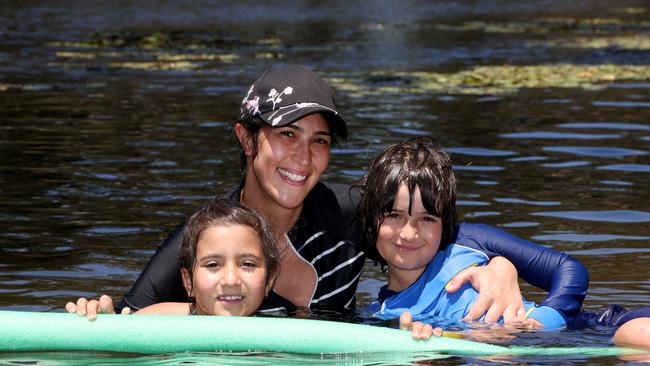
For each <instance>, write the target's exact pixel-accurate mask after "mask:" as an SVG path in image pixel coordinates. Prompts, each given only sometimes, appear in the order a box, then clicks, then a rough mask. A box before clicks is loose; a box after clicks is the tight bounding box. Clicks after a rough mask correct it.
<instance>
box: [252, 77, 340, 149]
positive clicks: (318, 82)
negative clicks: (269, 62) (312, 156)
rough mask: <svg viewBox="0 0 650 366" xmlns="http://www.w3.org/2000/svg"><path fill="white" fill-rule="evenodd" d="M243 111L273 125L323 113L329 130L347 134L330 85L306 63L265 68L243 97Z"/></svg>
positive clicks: (283, 124) (337, 133) (276, 125)
mask: <svg viewBox="0 0 650 366" xmlns="http://www.w3.org/2000/svg"><path fill="white" fill-rule="evenodd" d="M245 111H247V112H248V113H249V114H251V115H254V116H259V117H260V118H261V119H262V120H263V121H264V122H266V123H268V124H269V125H271V126H273V127H280V126H286V125H288V124H290V123H293V122H295V121H297V120H298V119H300V118H302V117H304V116H306V115H308V114H311V113H322V114H323V115H324V116H325V117H326V118H327V121H328V122H329V127H330V130H331V132H332V133H334V134H336V135H337V136H340V137H341V138H347V137H348V129H347V127H346V126H345V121H343V118H341V116H340V115H339V113H338V112H337V111H336V106H335V105H334V92H333V91H332V87H330V85H329V84H328V83H326V82H325V81H324V80H323V79H321V78H320V77H319V76H318V75H316V74H315V73H314V72H313V71H311V70H310V69H308V68H307V67H305V66H300V65H289V66H281V67H271V68H270V69H268V70H266V71H265V72H264V74H262V76H260V77H259V78H258V79H257V80H255V82H254V83H253V85H252V86H251V87H250V89H249V90H248V93H247V94H246V97H244V99H243V100H242V104H241V116H242V117H243V116H244V112H245Z"/></svg>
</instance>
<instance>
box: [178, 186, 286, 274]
mask: <svg viewBox="0 0 650 366" xmlns="http://www.w3.org/2000/svg"><path fill="white" fill-rule="evenodd" d="M231 225H243V226H247V227H249V228H251V229H252V230H253V231H254V232H255V234H256V235H257V237H258V239H259V240H260V242H261V245H262V254H263V255H264V265H265V269H266V284H267V285H269V283H270V282H269V281H271V280H272V279H273V278H274V277H275V274H276V273H277V270H278V257H279V254H278V246H277V243H276V241H275V238H274V237H273V235H272V234H271V230H270V229H269V227H268V224H267V223H266V220H264V218H263V217H262V215H260V214H259V213H257V212H256V211H254V210H252V209H250V208H248V207H246V206H243V205H242V204H240V203H238V202H233V201H231V200H228V199H225V198H213V199H211V200H210V201H208V202H207V203H206V204H205V205H203V207H201V208H200V209H199V210H198V211H196V212H195V213H194V214H193V215H192V216H191V217H190V218H189V220H187V223H186V224H185V228H184V229H183V238H182V240H181V245H180V248H179V249H178V263H179V264H180V267H181V268H185V269H186V270H187V272H188V273H189V277H190V279H193V278H194V277H193V275H194V266H195V264H196V262H197V258H196V250H197V246H198V243H199V238H200V237H201V233H203V231H204V230H206V229H208V228H211V227H213V226H231ZM233 244H234V243H233Z"/></svg>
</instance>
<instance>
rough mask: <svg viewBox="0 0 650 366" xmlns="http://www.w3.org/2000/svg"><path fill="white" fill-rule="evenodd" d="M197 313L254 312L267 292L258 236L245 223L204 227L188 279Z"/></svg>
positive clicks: (186, 283) (185, 280) (246, 313)
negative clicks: (192, 273)
mask: <svg viewBox="0 0 650 366" xmlns="http://www.w3.org/2000/svg"><path fill="white" fill-rule="evenodd" d="M182 272H183V282H184V284H185V287H186V289H187V288H188V286H190V288H191V291H192V296H194V297H195V298H196V307H197V310H198V312H199V314H205V315H237V316H246V315H250V314H252V313H254V312H255V311H256V310H257V308H258V307H259V306H260V304H261V303H262V300H263V299H264V296H265V295H266V291H267V285H266V284H267V281H266V267H265V261H264V253H263V252H262V244H261V242H260V238H259V236H258V235H257V233H256V232H255V231H253V229H251V228H250V227H248V226H244V225H227V226H225V225H218V226H212V227H209V228H207V229H205V230H204V231H203V232H202V233H201V235H200V236H199V242H198V243H197V247H196V265H195V267H194V278H193V281H192V282H189V281H188V278H187V275H188V273H187V271H183V270H182Z"/></svg>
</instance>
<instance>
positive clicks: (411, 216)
mask: <svg viewBox="0 0 650 366" xmlns="http://www.w3.org/2000/svg"><path fill="white" fill-rule="evenodd" d="M410 211H411V212H410V213H409V191H408V187H407V186H406V185H405V184H400V186H399V188H398V191H397V195H396V197H395V203H394V204H393V209H392V211H391V212H388V213H385V214H384V219H383V221H382V223H381V225H380V226H379V233H378V235H377V250H378V251H379V254H380V255H381V256H382V257H383V258H384V259H385V260H386V262H387V263H388V269H389V288H390V289H391V290H394V291H400V290H403V289H404V288H406V287H408V286H409V285H410V284H411V283H413V282H414V281H415V280H416V279H417V278H418V277H419V276H420V274H422V272H424V269H425V267H426V266H427V264H429V262H431V260H432V259H433V257H434V256H435V255H436V253H438V249H439V248H440V237H441V235H442V220H441V218H440V217H437V216H434V215H431V214H429V213H428V212H427V211H426V209H425V208H424V205H423V204H422V197H421V194H420V188H419V187H416V188H415V191H414V192H413V202H412V204H411V210H410Z"/></svg>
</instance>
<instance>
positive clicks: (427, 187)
mask: <svg viewBox="0 0 650 366" xmlns="http://www.w3.org/2000/svg"><path fill="white" fill-rule="evenodd" d="M402 183H404V184H406V186H407V188H408V191H409V201H410V202H409V212H410V210H411V207H412V204H413V195H414V192H415V188H416V187H419V188H420V195H421V197H422V203H423V205H424V208H425V209H426V211H427V212H428V213H429V214H430V215H434V216H437V217H440V218H441V219H442V235H441V240H440V249H444V248H446V247H447V245H449V243H450V242H451V241H452V238H453V235H454V231H455V229H456V223H457V218H456V178H455V176H454V172H453V170H452V166H451V160H450V159H449V155H448V154H447V153H445V152H444V151H443V150H442V148H441V147H440V145H438V144H437V142H436V141H435V140H433V139H432V138H430V137H418V138H414V139H411V140H407V141H404V142H401V143H397V144H393V145H390V146H388V147H387V148H386V149H384V150H383V151H381V152H380V153H379V154H378V155H377V157H376V158H375V159H374V160H373V162H372V164H371V165H370V168H369V169H368V173H367V174H366V176H365V177H364V178H363V179H362V180H361V182H360V183H358V184H357V186H359V187H360V188H361V190H362V198H361V204H360V205H359V213H358V219H359V223H360V225H361V228H362V230H363V233H364V235H365V239H366V240H365V248H364V250H365V252H366V254H367V255H368V258H370V259H372V260H374V261H377V262H379V263H380V264H381V265H382V266H383V265H386V261H385V260H384V259H383V258H382V257H381V255H380V254H379V252H378V251H377V246H376V241H377V235H378V232H379V226H380V225H381V223H382V222H383V220H384V214H386V213H387V212H390V211H392V209H393V205H394V203H395V196H396V195H397V191H398V189H399V186H400V184H402Z"/></svg>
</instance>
